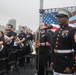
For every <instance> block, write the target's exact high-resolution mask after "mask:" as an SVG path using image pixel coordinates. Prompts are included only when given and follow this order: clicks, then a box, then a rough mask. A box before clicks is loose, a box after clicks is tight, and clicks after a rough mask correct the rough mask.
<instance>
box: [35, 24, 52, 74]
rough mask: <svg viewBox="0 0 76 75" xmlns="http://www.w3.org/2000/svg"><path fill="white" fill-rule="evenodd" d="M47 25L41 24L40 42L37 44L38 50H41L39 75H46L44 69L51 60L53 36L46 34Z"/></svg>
mask: <svg viewBox="0 0 76 75" xmlns="http://www.w3.org/2000/svg"><path fill="white" fill-rule="evenodd" d="M44 28H46V25H45V24H44V23H41V24H40V30H41V31H40V41H39V43H36V48H38V50H39V62H38V63H36V64H39V71H38V75H44V68H45V67H46V66H47V65H46V63H47V61H48V60H49V55H50V46H51V45H52V35H51V34H50V33H49V32H46V31H45V29H44Z"/></svg>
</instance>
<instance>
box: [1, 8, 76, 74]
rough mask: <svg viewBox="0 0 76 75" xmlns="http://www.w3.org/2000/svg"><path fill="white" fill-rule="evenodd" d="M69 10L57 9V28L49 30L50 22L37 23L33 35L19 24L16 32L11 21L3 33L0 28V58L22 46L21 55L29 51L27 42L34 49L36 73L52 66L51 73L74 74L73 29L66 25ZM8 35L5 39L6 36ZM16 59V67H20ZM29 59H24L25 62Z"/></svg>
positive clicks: (75, 35)
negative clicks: (37, 25) (19, 27)
mask: <svg viewBox="0 0 76 75" xmlns="http://www.w3.org/2000/svg"><path fill="white" fill-rule="evenodd" d="M70 16H72V15H71V13H70V12H69V11H68V10H66V9H60V11H59V13H58V15H57V18H58V23H59V25H60V28H59V29H58V30H56V31H55V32H53V31H52V30H51V28H49V26H50V24H45V23H41V24H40V25H39V28H38V30H37V32H36V33H35V35H33V34H32V32H31V30H30V29H26V32H25V27H21V29H20V33H19V34H17V33H16V32H15V31H14V28H13V26H12V25H11V24H8V26H7V29H6V30H5V31H6V33H5V34H4V33H3V31H0V59H1V58H4V57H8V55H9V53H10V52H12V51H15V50H18V49H22V50H23V53H24V54H25V55H28V54H30V53H31V52H32V51H31V47H30V41H31V42H32V45H33V46H34V47H35V50H36V54H35V55H36V62H35V63H36V69H37V72H38V75H45V74H44V73H45V72H44V71H45V68H47V62H49V67H52V69H53V74H54V75H75V70H76V69H75V66H76V28H73V27H70V26H69V25H68V20H69V17H70ZM6 37H8V38H6ZM22 61H25V59H24V58H23V59H21V60H19V66H22V65H23V63H22ZM29 62H30V58H27V59H26V64H27V63H29Z"/></svg>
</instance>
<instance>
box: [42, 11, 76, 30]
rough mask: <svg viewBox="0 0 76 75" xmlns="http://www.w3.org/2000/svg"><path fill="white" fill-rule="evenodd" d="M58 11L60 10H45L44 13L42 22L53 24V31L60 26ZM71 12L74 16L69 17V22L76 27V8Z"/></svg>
mask: <svg viewBox="0 0 76 75" xmlns="http://www.w3.org/2000/svg"><path fill="white" fill-rule="evenodd" d="M57 13H58V12H47V13H46V12H44V13H43V14H42V22H44V23H46V24H51V25H53V28H52V30H53V31H55V30H56V29H58V28H59V27H60V26H59V25H58V22H57V17H56V15H57ZM71 13H72V14H73V16H72V17H70V18H69V22H68V24H69V25H70V26H72V27H76V10H73V11H71Z"/></svg>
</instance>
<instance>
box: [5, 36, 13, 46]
mask: <svg viewBox="0 0 76 75" xmlns="http://www.w3.org/2000/svg"><path fill="white" fill-rule="evenodd" d="M4 38H5V40H7V39H9V37H8V36H7V35H4ZM11 42H12V40H10V41H8V42H7V44H8V45H9V44H10V43H11Z"/></svg>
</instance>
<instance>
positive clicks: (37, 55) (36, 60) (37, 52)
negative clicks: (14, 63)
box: [35, 29, 40, 75]
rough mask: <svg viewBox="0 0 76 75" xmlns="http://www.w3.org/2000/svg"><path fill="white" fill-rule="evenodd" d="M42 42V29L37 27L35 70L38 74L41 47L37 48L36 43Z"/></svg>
mask: <svg viewBox="0 0 76 75" xmlns="http://www.w3.org/2000/svg"><path fill="white" fill-rule="evenodd" d="M39 42H40V31H39V29H37V31H36V34H35V51H36V54H35V71H36V75H37V74H38V71H39V48H36V45H37V44H38V43H39Z"/></svg>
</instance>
